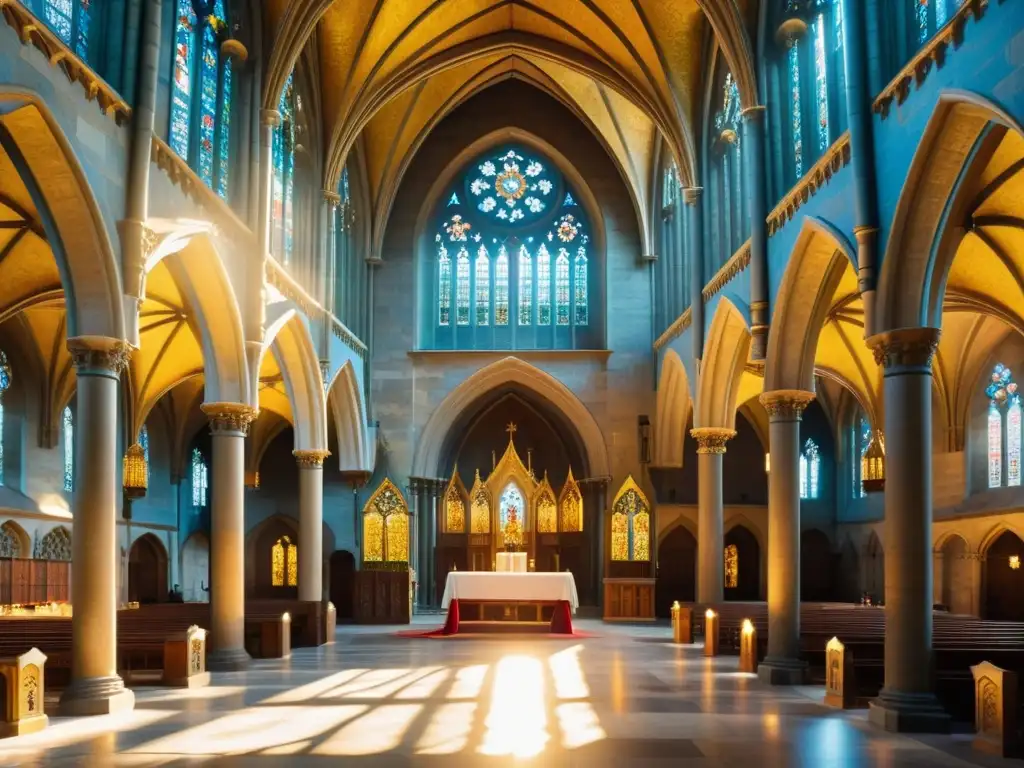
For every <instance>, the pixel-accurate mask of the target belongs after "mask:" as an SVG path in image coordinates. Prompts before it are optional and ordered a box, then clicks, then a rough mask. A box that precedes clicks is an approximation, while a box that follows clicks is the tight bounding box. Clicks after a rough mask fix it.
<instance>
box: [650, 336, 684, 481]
mask: <svg viewBox="0 0 1024 768" xmlns="http://www.w3.org/2000/svg"><path fill="white" fill-rule="evenodd" d="M691 405H692V403H691V399H690V384H689V378H688V377H687V375H686V367H685V366H684V365H683V361H682V360H681V359H680V358H679V355H678V354H676V352H675V350H672V349H670V350H668V351H667V352H666V353H665V356H664V358H663V359H662V362H661V376H660V378H659V379H658V405H657V409H658V410H657V422H656V425H655V429H654V461H653V464H654V466H657V467H681V466H683V458H684V452H683V443H684V442H685V440H686V425H687V423H688V422H689V420H690V408H691Z"/></svg>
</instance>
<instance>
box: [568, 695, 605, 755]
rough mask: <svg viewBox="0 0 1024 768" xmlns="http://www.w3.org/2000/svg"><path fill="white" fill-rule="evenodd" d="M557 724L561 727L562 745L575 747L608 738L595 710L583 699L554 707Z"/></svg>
mask: <svg viewBox="0 0 1024 768" xmlns="http://www.w3.org/2000/svg"><path fill="white" fill-rule="evenodd" d="M555 716H556V717H557V718H558V726H559V727H560V728H561V729H562V746H563V747H565V748H566V749H577V748H578V747H582V746H584V745H586V744H592V743H593V742H595V741H601V740H602V739H606V738H608V734H607V733H605V731H604V728H602V727H601V721H600V720H599V719H598V717H597V712H595V711H594V708H593V707H592V706H590V704H589V703H588V702H585V701H571V702H566V703H565V704H559V705H558V706H557V707H555Z"/></svg>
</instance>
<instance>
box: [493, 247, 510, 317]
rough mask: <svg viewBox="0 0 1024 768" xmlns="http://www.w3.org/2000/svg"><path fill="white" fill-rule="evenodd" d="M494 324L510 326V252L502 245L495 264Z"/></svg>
mask: <svg viewBox="0 0 1024 768" xmlns="http://www.w3.org/2000/svg"><path fill="white" fill-rule="evenodd" d="M494 324H495V325H508V251H506V250H505V246H504V245H502V246H500V247H499V248H498V258H497V260H496V261H495V262H494Z"/></svg>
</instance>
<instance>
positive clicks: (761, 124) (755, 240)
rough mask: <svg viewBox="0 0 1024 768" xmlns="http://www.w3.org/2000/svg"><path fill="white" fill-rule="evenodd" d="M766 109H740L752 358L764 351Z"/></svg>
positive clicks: (766, 316)
mask: <svg viewBox="0 0 1024 768" xmlns="http://www.w3.org/2000/svg"><path fill="white" fill-rule="evenodd" d="M766 115H767V110H766V109H765V107H763V106H761V105H758V106H753V107H748V108H747V109H744V110H743V111H742V112H741V113H740V119H741V120H742V121H743V127H742V130H743V166H744V168H743V170H744V173H745V175H746V181H747V194H748V202H749V205H748V208H749V213H750V323H751V325H750V335H751V340H750V350H751V355H752V357H753V359H754V360H764V359H765V357H766V356H767V354H768V320H769V318H770V317H771V314H770V312H769V311H768V227H767V225H766V224H765V218H766V217H767V216H768V204H767V200H766V198H765V192H766V191H767V187H768V182H767V179H766V178H765V162H764V134H765V116H766Z"/></svg>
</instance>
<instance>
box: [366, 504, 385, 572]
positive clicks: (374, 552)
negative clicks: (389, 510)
mask: <svg viewBox="0 0 1024 768" xmlns="http://www.w3.org/2000/svg"><path fill="white" fill-rule="evenodd" d="M363 560H364V561H366V562H368V563H379V562H382V561H383V560H384V517H383V516H382V515H381V514H379V513H378V512H368V513H366V514H365V515H363Z"/></svg>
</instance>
